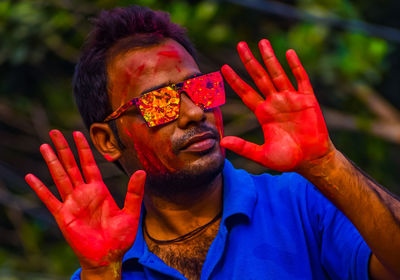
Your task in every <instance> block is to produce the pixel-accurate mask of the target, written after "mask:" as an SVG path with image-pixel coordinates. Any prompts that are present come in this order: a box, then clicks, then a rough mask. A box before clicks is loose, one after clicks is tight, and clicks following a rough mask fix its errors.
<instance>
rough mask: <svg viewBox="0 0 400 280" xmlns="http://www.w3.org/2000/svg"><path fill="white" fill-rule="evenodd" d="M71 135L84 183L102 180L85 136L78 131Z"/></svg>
mask: <svg viewBox="0 0 400 280" xmlns="http://www.w3.org/2000/svg"><path fill="white" fill-rule="evenodd" d="M73 135H74V140H75V144H76V147H77V148H78V154H79V159H80V161H81V167H82V172H83V176H84V177H85V180H86V183H92V182H96V181H102V178H101V174H100V170H99V168H98V167H97V164H96V162H95V161H94V158H93V153H92V150H91V149H90V146H89V143H88V142H87V141H86V138H85V136H84V135H83V133H82V132H80V131H75V132H74V133H73Z"/></svg>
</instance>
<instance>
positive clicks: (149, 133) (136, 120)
mask: <svg viewBox="0 0 400 280" xmlns="http://www.w3.org/2000/svg"><path fill="white" fill-rule="evenodd" d="M199 73H200V71H199V69H198V66H197V64H196V62H195V61H194V59H193V58H192V57H191V55H190V54H189V53H188V52H187V51H186V50H185V49H184V48H183V47H182V46H181V45H180V44H178V43H177V42H176V41H174V40H170V39H167V40H166V41H165V42H164V43H163V44H161V45H158V46H154V47H150V48H145V49H139V50H133V51H130V52H128V53H125V54H122V55H119V56H117V57H116V58H115V59H114V60H113V61H112V62H111V63H110V65H109V67H108V74H109V78H110V85H111V89H110V98H111V105H112V108H113V110H115V109H116V108H118V107H119V106H121V105H123V104H125V103H126V102H128V101H129V100H131V99H132V98H134V97H138V96H140V95H141V94H143V93H145V92H148V91H150V90H153V89H156V88H160V87H164V86H166V85H168V84H171V83H177V82H182V81H183V80H186V79H188V78H190V77H192V76H193V75H194V74H199ZM116 124H117V128H118V131H119V135H120V138H121V141H122V143H123V144H124V145H125V147H126V149H124V150H123V151H122V157H121V163H122V164H123V166H124V167H125V169H126V170H127V171H128V172H129V173H132V172H133V171H134V170H136V169H137V168H140V169H144V170H145V171H146V172H147V173H148V180H150V182H151V183H154V184H160V183H163V184H167V185H168V184H169V183H168V182H170V183H171V184H183V185H191V184H193V183H194V182H199V183H200V182H201V181H202V180H210V179H211V178H208V177H215V176H216V175H217V174H218V173H219V172H220V171H221V169H222V166H223V162H224V151H223V148H221V147H220V145H219V141H220V138H221V137H222V134H223V128H222V118H221V111H220V109H219V108H216V109H212V110H207V111H203V110H202V109H200V108H199V107H198V106H196V105H195V104H194V103H193V102H192V101H191V100H190V99H189V97H188V96H187V95H186V94H181V103H180V114H179V118H178V119H177V120H175V121H172V122H170V123H167V124H163V125H160V126H156V127H152V128H149V127H148V126H147V124H146V122H145V121H144V119H143V117H142V116H141V114H140V112H139V110H138V109H137V108H136V106H133V107H132V108H131V109H129V110H128V111H127V112H125V113H124V114H123V115H122V116H121V117H119V118H118V119H117V120H116ZM182 180H183V182H180V181H182ZM188 180H189V181H188ZM193 180H197V181H193ZM178 181H179V182H178Z"/></svg>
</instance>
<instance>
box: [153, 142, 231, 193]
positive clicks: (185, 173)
mask: <svg viewBox="0 0 400 280" xmlns="http://www.w3.org/2000/svg"><path fill="white" fill-rule="evenodd" d="M224 162H225V156H224V153H223V152H221V150H219V149H218V151H214V152H212V153H208V154H205V155H202V156H200V157H198V158H197V159H196V158H191V159H190V160H189V159H187V160H185V161H184V162H182V165H181V166H180V167H179V168H176V169H175V171H171V172H168V173H165V174H161V173H158V174H154V173H153V174H148V176H147V180H146V188H147V189H149V190H150V191H151V192H152V193H153V194H154V195H157V196H162V197H172V198H173V197H174V196H177V195H184V194H193V193H198V192H202V191H205V190H206V189H207V186H208V185H209V184H210V183H211V182H212V181H213V180H215V178H216V177H217V176H218V175H219V174H220V173H221V172H222V170H223V168H224Z"/></svg>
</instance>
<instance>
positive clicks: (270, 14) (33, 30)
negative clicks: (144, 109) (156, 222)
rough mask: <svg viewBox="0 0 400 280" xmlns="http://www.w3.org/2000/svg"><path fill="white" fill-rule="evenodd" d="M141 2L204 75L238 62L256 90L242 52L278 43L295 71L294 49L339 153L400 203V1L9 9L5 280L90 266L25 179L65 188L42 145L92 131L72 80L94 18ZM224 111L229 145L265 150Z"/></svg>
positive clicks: (113, 185)
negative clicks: (160, 14)
mask: <svg viewBox="0 0 400 280" xmlns="http://www.w3.org/2000/svg"><path fill="white" fill-rule="evenodd" d="M130 4H140V5H146V6H149V7H151V8H154V9H162V10H166V11H168V12H170V13H171V17H172V19H173V21H175V22H177V23H180V24H182V25H184V26H186V27H187V29H188V32H189V35H190V37H191V39H192V40H193V41H194V43H195V45H196V47H197V48H198V50H199V54H200V63H201V67H202V70H203V71H204V72H211V71H215V70H217V69H219V68H220V67H221V66H222V65H223V64H225V63H227V64H229V65H231V66H232V67H233V68H234V69H236V70H237V71H238V72H239V74H240V75H241V76H242V77H244V78H245V79H246V80H247V81H248V82H249V83H251V81H250V79H249V76H248V74H247V73H246V72H245V70H244V67H243V66H242V65H241V63H240V60H239V57H238V55H237V53H236V50H235V49H236V44H237V42H239V41H242V40H244V41H247V42H248V43H249V45H250V47H251V48H252V50H253V52H254V53H255V54H257V57H260V55H259V53H258V50H257V43H258V41H259V40H260V39H261V38H268V39H269V40H270V41H271V43H272V45H273V47H274V49H275V52H276V55H277V56H278V58H279V59H280V61H281V62H282V64H283V66H284V68H285V69H286V70H288V67H287V63H286V61H285V59H284V57H285V56H284V54H285V50H286V49H288V48H293V49H295V50H296V51H297V53H298V55H299V56H300V59H301V61H302V63H303V65H304V66H305V68H306V70H307V72H308V74H309V76H310V78H311V81H312V84H313V86H314V90H315V93H316V95H317V98H318V100H319V101H320V103H321V106H322V111H323V113H324V116H325V118H326V121H327V125H328V129H329V131H330V135H331V138H332V140H333V142H334V144H335V145H336V146H337V148H338V149H339V150H341V151H342V152H343V153H344V154H346V155H347V156H348V157H349V158H350V159H351V160H353V161H354V162H355V163H356V164H357V165H359V166H360V167H361V168H362V169H363V170H365V171H366V172H367V173H369V174H370V175H372V176H373V177H374V178H375V179H376V180H377V181H378V182H380V183H381V184H383V185H384V186H386V187H387V188H388V189H389V190H391V191H392V192H393V193H396V194H400V172H399V171H400V169H399V166H400V159H399V155H400V145H399V144H400V112H399V108H400V81H399V77H400V20H399V18H398V11H399V10H400V2H399V1H396V0H372V1H365V0H364V1H362V0H357V1H348V0H318V1H313V0H297V1H296V0H287V1H274V2H271V1H255V0H254V1H250V0H249V1H244V0H242V1H235V0H231V1H155V0H141V1H124V0H120V1H112V0H94V1H82V0H79V1H78V0H46V1H45V0H42V1H41V0H21V1H11V0H1V1H0V77H1V80H0V129H1V130H0V243H1V247H0V279H67V278H68V276H69V275H71V274H72V273H73V271H74V270H75V269H76V268H77V267H78V262H77V260H76V258H75V257H74V255H73V253H72V251H71V250H70V249H69V247H68V246H67V245H66V243H65V242H64V240H63V237H62V236H61V234H60V232H59V230H58V228H57V226H56V225H55V223H54V221H53V219H52V217H51V216H50V214H49V213H48V211H47V209H46V208H45V207H44V205H43V204H42V203H41V202H40V201H39V200H38V198H37V197H36V196H35V195H34V193H33V191H31V190H30V188H29V186H28V185H27V184H26V183H25V181H24V179H23V178H24V175H25V174H26V173H27V172H33V173H35V174H36V175H38V176H39V177H40V178H41V179H43V181H44V182H45V183H47V185H48V186H49V187H50V188H51V189H52V190H53V191H54V190H55V188H54V185H53V182H52V180H51V178H50V175H49V173H48V171H47V167H46V165H45V164H44V161H43V160H42V158H41V156H40V153H39V146H40V144H41V143H43V142H49V137H48V131H49V130H50V129H52V128H58V129H61V130H62V131H63V132H64V133H65V134H66V136H67V138H68V139H69V141H70V143H71V132H72V131H73V130H77V129H78V130H83V131H85V130H84V127H83V124H82V122H81V120H80V117H79V115H78V113H77V110H76V108H75V105H74V101H73V98H72V90H71V77H72V74H73V70H74V64H75V63H76V61H77V57H78V56H79V50H80V47H81V45H82V43H83V40H84V38H85V37H86V34H87V33H88V30H89V29H90V20H89V19H90V18H91V17H93V16H94V15H96V14H97V13H98V12H99V11H100V10H101V9H108V8H112V7H116V6H126V5H130ZM287 73H290V71H287ZM290 75H291V74H290ZM291 78H292V77H291ZM222 110H223V114H224V120H225V134H226V135H238V136H241V137H243V138H245V139H247V140H250V141H253V142H257V143H262V142H263V137H262V132H261V130H260V129H259V125H258V123H257V121H256V119H255V117H254V116H253V114H252V113H251V112H250V111H249V110H248V109H247V108H246V107H245V106H244V105H243V104H242V102H241V101H240V99H239V98H238V97H237V96H236V94H235V93H234V92H232V90H230V89H228V91H227V104H226V105H224V106H223V108H222ZM85 133H86V131H85ZM227 156H228V158H229V159H231V160H232V161H233V162H234V165H235V166H236V167H239V168H245V169H246V170H248V171H250V172H252V173H261V172H265V171H268V170H266V169H265V168H263V167H261V166H259V165H257V164H255V163H252V162H250V161H248V160H246V159H243V158H240V157H238V156H236V155H234V154H232V153H229V152H228V154H227ZM95 157H96V159H97V162H98V164H99V166H100V168H101V170H102V172H103V175H104V178H105V181H106V183H107V184H108V186H109V187H110V190H111V192H112V194H113V195H114V196H115V197H116V200H117V202H118V203H121V201H122V199H123V196H124V194H125V191H126V183H127V178H126V177H125V176H124V175H122V174H121V173H120V172H119V170H118V169H117V168H115V167H114V166H113V165H112V164H109V163H107V162H106V161H105V160H104V159H102V158H101V157H100V156H99V154H98V153H95Z"/></svg>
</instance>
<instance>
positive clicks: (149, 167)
mask: <svg viewBox="0 0 400 280" xmlns="http://www.w3.org/2000/svg"><path fill="white" fill-rule="evenodd" d="M143 129H149V128H148V127H147V125H146V124H143V125H135V124H134V125H132V131H135V133H133V134H131V133H129V131H128V129H125V131H126V133H127V134H128V135H129V137H130V138H131V140H132V142H133V144H134V145H135V150H136V153H137V157H138V159H139V161H140V163H141V164H142V165H143V169H144V170H146V171H150V172H153V173H161V174H166V173H167V171H168V170H167V168H166V167H165V166H164V164H163V163H162V162H161V161H160V159H159V158H157V157H156V156H155V154H154V150H152V149H151V148H150V147H149V146H148V144H147V143H151V142H152V141H155V140H154V139H142V141H140V139H139V138H137V137H136V135H140V134H141V130H143ZM141 135H145V134H144V133H142V134H141Z"/></svg>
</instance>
